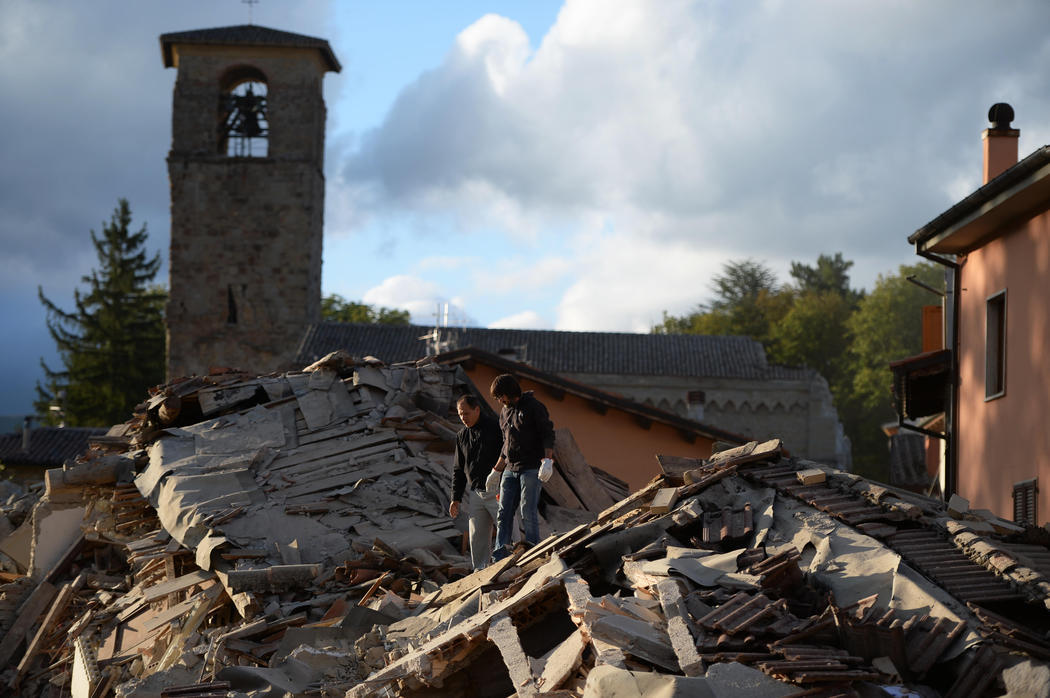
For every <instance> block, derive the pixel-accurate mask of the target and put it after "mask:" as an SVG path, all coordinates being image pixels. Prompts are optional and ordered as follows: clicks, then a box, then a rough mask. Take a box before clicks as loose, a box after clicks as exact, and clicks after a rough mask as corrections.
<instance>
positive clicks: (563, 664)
mask: <svg viewBox="0 0 1050 698" xmlns="http://www.w3.org/2000/svg"><path fill="white" fill-rule="evenodd" d="M586 648H587V641H586V640H585V639H584V637H583V631H582V630H580V629H579V628H577V629H576V632H574V633H573V634H572V635H570V636H569V637H568V638H566V640H565V641H564V642H562V643H561V644H560V645H558V646H557V647H556V648H555V649H554V651H553V652H551V654H550V656H549V657H548V658H547V661H546V663H545V664H544V665H543V672H542V674H541V675H540V679H539V681H538V682H537V683H536V687H537V688H538V689H539V690H541V691H543V692H544V693H550V692H551V691H553V690H554V689H556V688H558V687H559V686H561V685H562V684H563V683H565V681H566V680H567V679H568V678H569V677H570V676H571V675H572V674H573V672H575V671H576V667H578V666H580V661H581V660H582V659H583V651H584V650H585V649H586Z"/></svg>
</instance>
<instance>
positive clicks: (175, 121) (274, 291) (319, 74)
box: [160, 25, 340, 379]
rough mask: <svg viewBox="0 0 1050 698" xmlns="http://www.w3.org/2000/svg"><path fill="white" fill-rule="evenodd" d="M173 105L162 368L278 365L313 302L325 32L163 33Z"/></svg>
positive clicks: (238, 29) (316, 300)
mask: <svg viewBox="0 0 1050 698" xmlns="http://www.w3.org/2000/svg"><path fill="white" fill-rule="evenodd" d="M160 44H161V50H162V53H163V58H164V66H165V67H168V68H170V67H174V68H176V69H177V70H178V75H177V77H176V80H175V96H174V100H173V108H172V137H171V151H170V153H169V154H168V177H169V180H170V183H171V256H170V260H169V261H170V283H169V293H170V296H169V299H168V307H167V338H168V342H167V344H168V378H169V379H171V378H175V377H177V376H183V375H189V374H192V373H198V374H203V373H207V371H208V369H209V368H210V367H216V366H229V367H235V368H242V369H245V370H249V371H254V372H257V373H263V372H267V371H272V370H276V369H279V368H285V367H287V366H288V364H289V362H290V361H291V359H292V358H293V357H294V356H295V352H296V348H297V345H298V343H299V340H300V339H301V338H302V335H303V332H304V331H305V329H306V327H307V325H309V324H310V323H315V322H318V320H319V316H320V306H321V242H322V226H323V214H324V127H325V105H324V98H323V95H322V81H323V78H324V75H325V73H327V72H328V71H334V72H339V70H340V65H339V61H338V60H337V59H336V57H335V54H334V53H333V52H332V49H331V47H330V46H329V45H328V42H327V41H325V40H324V39H317V38H313V37H309V36H302V35H300V34H292V33H289V32H284V31H278V30H275V29H267V28H265V27H259V26H255V25H242V26H234V27H220V28H216V29H201V30H195V31H186V32H177V33H173V34H164V35H162V36H161V37H160Z"/></svg>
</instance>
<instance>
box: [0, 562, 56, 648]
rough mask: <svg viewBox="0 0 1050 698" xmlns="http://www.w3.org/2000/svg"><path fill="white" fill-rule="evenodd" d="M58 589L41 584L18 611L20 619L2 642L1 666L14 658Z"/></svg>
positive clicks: (49, 584) (0, 643)
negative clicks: (16, 651)
mask: <svg viewBox="0 0 1050 698" xmlns="http://www.w3.org/2000/svg"><path fill="white" fill-rule="evenodd" d="M57 593H58V589H56V588H55V586H54V585H53V584H51V583H50V582H40V584H38V585H37V587H36V589H33V592H32V593H31V594H30V595H29V598H28V599H26V601H25V603H23V604H22V607H21V608H20V609H19V611H18V618H17V619H16V620H15V622H14V623H13V624H12V625H11V627H10V628H8V630H7V634H6V635H4V639H3V641H0V666H7V664H8V662H10V661H11V657H13V656H14V654H15V650H17V649H18V646H19V645H20V644H22V640H24V639H25V637H26V635H27V634H28V633H29V629H30V628H31V627H33V624H34V623H36V619H37V618H39V617H40V614H41V613H43V612H44V609H45V608H47V606H48V604H50V603H51V600H52V599H53V598H55V594H57Z"/></svg>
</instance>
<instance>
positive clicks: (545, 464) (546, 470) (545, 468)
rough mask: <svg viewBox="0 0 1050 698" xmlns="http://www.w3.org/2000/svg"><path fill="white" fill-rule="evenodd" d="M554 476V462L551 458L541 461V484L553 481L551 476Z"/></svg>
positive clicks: (539, 475)
mask: <svg viewBox="0 0 1050 698" xmlns="http://www.w3.org/2000/svg"><path fill="white" fill-rule="evenodd" d="M553 474H554V461H553V460H551V459H550V458H544V459H543V460H541V461H540V472H539V474H538V477H539V478H540V482H547V480H550V479H551V475H553Z"/></svg>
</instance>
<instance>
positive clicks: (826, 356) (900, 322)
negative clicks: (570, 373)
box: [652, 252, 944, 477]
mask: <svg viewBox="0 0 1050 698" xmlns="http://www.w3.org/2000/svg"><path fill="white" fill-rule="evenodd" d="M852 266H853V262H852V261H850V260H846V259H844V258H843V257H842V253H840V252H837V253H835V255H834V256H830V255H825V254H822V255H820V256H819V257H818V258H817V261H816V264H814V265H808V264H804V263H802V262H792V263H791V271H790V276H791V280H790V281H789V282H787V283H785V284H780V283H779V282H778V280H777V277H776V274H775V273H774V272H773V271H772V270H771V269H769V267H767V266H765V265H764V264H762V263H761V262H759V261H756V260H754V259H745V260H736V261H730V262H728V263H726V264H725V265H724V266H723V268H722V272H721V273H720V274H718V275H717V276H715V277H714V278H713V279H712V280H711V284H710V288H711V292H712V294H713V297H712V300H710V301H709V302H707V303H704V304H701V305H698V306H697V307H696V308H695V309H694V310H693V312H690V313H687V314H685V315H682V316H674V315H669V314H667V312H666V311H665V312H664V314H663V321H662V322H660V323H659V324H658V325H656V326H655V327H653V328H652V331H653V332H655V333H661V334H708V335H743V336H747V337H751V338H753V339H756V340H758V341H759V342H761V343H762V346H763V347H764V348H765V350H766V356H767V357H768V358H769V360H770V362H772V363H777V364H783V365H789V366H809V367H811V368H813V369H816V370H817V371H818V372H819V373H820V374H821V375H822V376H824V378H825V379H826V380H827V382H828V387H829V388H830V389H831V394H832V397H833V399H834V403H835V407H836V408H837V410H838V413H839V419H840V420H842V424H843V427H844V429H845V431H846V435H847V436H849V438H850V441H851V443H852V447H853V461H854V464H855V466H857V467H858V468H859V469H861V470H869V469H871V468H877V467H878V466H881V465H883V464H885V462H886V461H887V458H886V455H887V446H886V438H885V436H884V435H883V433H882V430H881V426H882V425H883V424H884V423H886V422H888V421H892V420H894V419H895V418H896V416H895V415H896V413H895V411H894V407H893V396H892V393H891V387H892V375H891V372H890V369H889V362H890V361H893V360H896V359H902V358H905V357H907V356H911V355H913V354H917V353H919V352H920V351H921V348H922V307H923V306H924V305H932V304H935V303H937V302H939V301H938V300H937V299H936V296H934V295H933V294H931V293H930V292H929V291H927V290H925V289H923V288H920V287H919V286H918V285H915V284H913V283H911V282H909V281H908V278H909V277H913V278H915V279H916V280H918V281H921V282H923V283H925V284H926V285H928V286H931V287H933V288H943V286H944V273H943V270H942V269H941V268H940V267H939V266H937V265H935V264H933V263H932V262H919V263H917V264H911V265H901V266H900V268H899V269H898V270H897V272H896V273H895V274H886V275H879V277H878V279H877V281H876V282H875V286H874V288H873V289H872V290H871V291H870V292H865V291H863V290H859V289H855V288H852V287H851V286H850V277H849V270H850V268H851V267H852ZM874 474H877V475H880V476H883V477H884V476H885V473H877V472H876V473H874Z"/></svg>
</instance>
